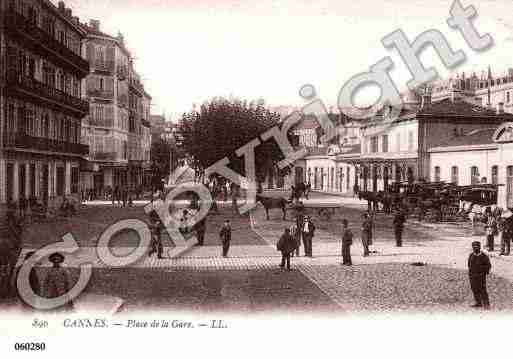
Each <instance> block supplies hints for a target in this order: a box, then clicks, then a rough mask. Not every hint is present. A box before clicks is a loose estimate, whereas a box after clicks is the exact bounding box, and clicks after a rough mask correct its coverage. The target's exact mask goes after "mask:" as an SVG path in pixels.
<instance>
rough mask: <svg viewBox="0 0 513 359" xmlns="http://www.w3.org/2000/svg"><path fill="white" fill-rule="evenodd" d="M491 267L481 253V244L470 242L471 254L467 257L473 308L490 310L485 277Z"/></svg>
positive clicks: (488, 259) (487, 259)
mask: <svg viewBox="0 0 513 359" xmlns="http://www.w3.org/2000/svg"><path fill="white" fill-rule="evenodd" d="M491 268H492V265H491V263H490V258H488V256H487V255H486V254H485V253H483V252H481V243H480V242H477V241H475V242H472V253H471V254H470V256H469V257H468V274H469V279H470V288H471V289H472V293H473V294H474V299H475V301H476V303H475V304H474V305H472V307H473V308H479V307H484V309H489V308H490V300H489V298H488V292H487V291H486V276H487V275H488V274H490V269H491Z"/></svg>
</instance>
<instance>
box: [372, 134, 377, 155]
mask: <svg viewBox="0 0 513 359" xmlns="http://www.w3.org/2000/svg"><path fill="white" fill-rule="evenodd" d="M370 146H371V148H370V152H371V153H376V152H378V138H377V137H371V139H370Z"/></svg>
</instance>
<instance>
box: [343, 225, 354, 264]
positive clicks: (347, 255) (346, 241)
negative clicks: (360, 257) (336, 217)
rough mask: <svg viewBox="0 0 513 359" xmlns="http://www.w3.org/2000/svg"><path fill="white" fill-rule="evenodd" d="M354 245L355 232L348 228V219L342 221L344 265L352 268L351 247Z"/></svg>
mask: <svg viewBox="0 0 513 359" xmlns="http://www.w3.org/2000/svg"><path fill="white" fill-rule="evenodd" d="M352 244H353V232H351V230H350V229H349V228H348V222H347V219H343V220H342V265H345V266H351V265H353V262H352V261H351V245H352Z"/></svg>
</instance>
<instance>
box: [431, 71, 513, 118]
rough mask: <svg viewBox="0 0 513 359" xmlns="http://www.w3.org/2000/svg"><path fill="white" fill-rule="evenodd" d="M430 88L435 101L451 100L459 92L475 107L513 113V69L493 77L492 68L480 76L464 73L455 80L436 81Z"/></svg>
mask: <svg viewBox="0 0 513 359" xmlns="http://www.w3.org/2000/svg"><path fill="white" fill-rule="evenodd" d="M430 88H431V91H432V96H433V101H441V100H444V99H449V98H451V96H452V95H453V93H454V90H457V91H459V92H460V93H461V95H462V96H463V97H464V98H465V101H467V102H470V103H472V104H474V105H478V106H482V107H488V108H491V109H494V110H495V109H497V108H503V109H504V112H507V113H513V69H508V71H507V73H505V74H502V75H493V74H492V70H491V68H490V67H489V68H488V71H482V72H481V73H480V74H479V75H476V74H475V73H473V74H472V75H471V76H466V75H465V73H462V74H459V75H457V76H456V77H454V78H449V79H445V80H441V81H436V82H434V83H433V84H431V85H430Z"/></svg>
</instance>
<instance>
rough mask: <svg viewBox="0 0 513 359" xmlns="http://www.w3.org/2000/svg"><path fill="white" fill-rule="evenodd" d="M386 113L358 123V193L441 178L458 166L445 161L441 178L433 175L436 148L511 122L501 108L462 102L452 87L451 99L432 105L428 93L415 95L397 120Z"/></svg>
mask: <svg viewBox="0 0 513 359" xmlns="http://www.w3.org/2000/svg"><path fill="white" fill-rule="evenodd" d="M389 111H390V109H386V108H385V109H384V110H383V111H380V112H379V113H378V114H377V115H376V116H374V117H373V118H371V119H369V120H368V121H367V122H366V123H365V124H364V125H362V151H361V156H360V158H358V159H356V160H354V161H353V162H354V163H355V164H356V165H357V172H358V176H357V178H358V179H359V186H360V189H362V190H367V191H380V190H384V189H387V187H388V185H389V184H390V183H392V182H402V181H408V182H413V181H416V180H429V179H437V180H438V179H442V180H445V179H447V178H449V177H450V176H449V175H448V174H449V171H454V168H452V169H451V168H450V167H454V166H458V164H457V163H455V164H451V163H450V162H447V163H445V166H444V167H445V168H444V169H443V170H442V172H443V173H444V176H445V177H443V178H442V177H440V173H438V174H433V173H431V171H432V170H433V169H434V170H435V172H436V171H439V170H440V169H436V168H434V167H433V165H432V164H433V161H435V162H436V163H438V162H437V161H438V160H437V159H436V158H437V157H438V156H439V155H435V154H434V153H435V152H441V151H439V150H438V149H439V148H440V147H446V146H447V144H450V143H459V141H460V139H461V138H464V136H468V135H471V136H470V137H468V138H474V137H476V136H480V135H479V134H480V132H479V131H482V130H484V129H489V128H496V127H497V126H499V125H500V124H501V123H503V122H505V121H511V119H513V115H511V114H507V113H504V111H502V110H501V109H499V110H498V111H496V110H492V109H489V108H486V107H481V106H478V105H475V104H471V103H468V102H466V101H465V100H464V98H463V97H462V96H461V94H460V92H459V91H458V89H456V88H455V89H454V92H453V93H451V95H450V97H449V98H446V99H443V100H439V101H437V102H432V100H431V96H430V94H429V92H427V93H425V94H424V95H422V96H420V95H418V101H417V105H416V106H411V107H410V106H406V107H405V108H404V109H403V110H402V112H401V114H400V116H399V117H398V118H391V117H390V116H389V115H388V113H389ZM469 145H471V143H469ZM461 165H464V163H463V162H461ZM436 166H438V165H435V167H436ZM457 170H458V168H457V167H456V171H457ZM474 175H477V174H474Z"/></svg>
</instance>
